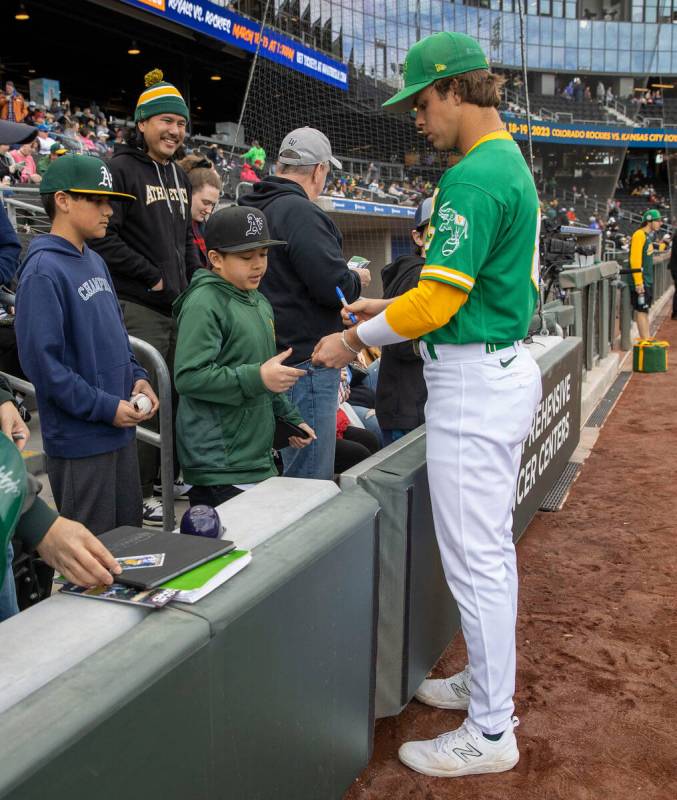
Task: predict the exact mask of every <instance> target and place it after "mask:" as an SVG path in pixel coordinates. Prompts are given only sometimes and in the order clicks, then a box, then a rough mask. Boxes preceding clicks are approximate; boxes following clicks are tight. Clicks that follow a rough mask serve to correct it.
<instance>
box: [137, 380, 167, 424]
mask: <svg viewBox="0 0 677 800" xmlns="http://www.w3.org/2000/svg"><path fill="white" fill-rule="evenodd" d="M139 393H141V394H145V395H146V397H147V398H148V399H149V400H150V402H151V403H152V404H153V407H152V408H151V410H150V411H149V412H148V413H147V414H146V416H145V417H144V419H150V418H151V417H154V416H155V414H156V413H157V410H158V408H160V401H159V400H158V399H157V395H156V394H155V392H154V391H153V387H152V386H151V385H150V383H148V381H144V380H141V381H137V382H136V383H135V384H134V388H133V389H132V397H133V396H134V395H135V394H139Z"/></svg>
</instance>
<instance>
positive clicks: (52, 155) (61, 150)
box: [38, 142, 68, 175]
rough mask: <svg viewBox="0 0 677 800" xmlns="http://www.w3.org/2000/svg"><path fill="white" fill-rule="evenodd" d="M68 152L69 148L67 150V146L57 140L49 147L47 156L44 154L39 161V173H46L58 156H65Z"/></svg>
mask: <svg viewBox="0 0 677 800" xmlns="http://www.w3.org/2000/svg"><path fill="white" fill-rule="evenodd" d="M67 152H68V150H66V148H65V147H64V146H63V145H62V144H60V143H59V142H55V143H54V144H53V145H52V146H51V147H50V148H49V154H48V155H46V156H42V158H40V160H39V161H38V175H44V174H45V172H47V170H48V168H49V165H50V164H51V163H52V162H53V161H56V160H57V158H59V157H60V156H65V155H66V153H67Z"/></svg>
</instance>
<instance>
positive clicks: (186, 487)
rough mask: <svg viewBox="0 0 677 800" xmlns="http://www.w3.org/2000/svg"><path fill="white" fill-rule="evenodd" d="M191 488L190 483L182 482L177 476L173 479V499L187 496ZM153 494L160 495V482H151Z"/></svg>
mask: <svg viewBox="0 0 677 800" xmlns="http://www.w3.org/2000/svg"><path fill="white" fill-rule="evenodd" d="M192 488H193V485H192V484H191V483H184V481H183V480H182V479H181V478H177V479H176V480H175V481H174V486H173V489H174V499H175V500H181V499H187V498H188V492H189V491H190V490H191V489H192ZM153 494H154V495H156V496H158V497H160V496H162V484H161V483H154V484H153Z"/></svg>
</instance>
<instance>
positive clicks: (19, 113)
mask: <svg viewBox="0 0 677 800" xmlns="http://www.w3.org/2000/svg"><path fill="white" fill-rule="evenodd" d="M27 114H28V106H27V105H26V101H25V100H24V97H23V95H22V94H20V93H19V92H17V90H16V87H15V86H14V83H13V81H6V83H5V91H4V93H2V92H0V119H6V120H7V121H8V122H23V120H24V117H25V116H26V115H27Z"/></svg>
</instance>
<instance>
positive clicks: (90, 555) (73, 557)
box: [0, 377, 122, 622]
mask: <svg viewBox="0 0 677 800" xmlns="http://www.w3.org/2000/svg"><path fill="white" fill-rule="evenodd" d="M0 429H1V430H2V433H1V434H0V478H1V479H0V622H3V621H4V620H5V619H8V618H9V617H11V616H14V615H15V614H17V613H18V612H19V606H18V603H17V598H16V590H15V587H14V576H13V574H12V557H13V554H14V550H13V548H12V538H16V539H17V540H19V541H20V542H21V544H22V545H23V547H25V548H26V549H29V550H33V549H35V550H37V552H38V554H39V556H40V557H41V558H42V560H43V561H45V562H46V563H47V564H49V566H51V567H54V569H56V570H58V571H59V572H60V573H61V574H62V575H63V576H64V577H65V578H66V579H67V580H69V581H70V582H71V583H75V584H78V585H79V586H96V585H99V584H107V585H108V584H111V583H113V577H112V576H113V575H117V574H119V573H120V572H121V571H122V570H121V569H120V566H119V565H118V563H117V561H116V560H115V559H114V558H113V556H112V555H111V553H110V552H109V551H108V550H107V549H106V548H105V547H104V545H103V544H101V542H100V541H99V540H98V539H97V538H96V536H94V534H93V533H91V532H90V531H88V530H87V528H85V526H84V525H81V524H80V523H79V522H73V521H72V520H69V519H65V518H64V517H60V516H59V515H58V514H57V513H56V511H54V510H53V509H52V508H50V507H49V506H48V505H47V504H46V503H45V502H44V501H43V500H41V499H40V498H39V497H38V496H37V495H38V492H39V491H40V483H39V482H38V481H37V479H36V478H34V477H33V476H32V475H30V474H28V473H27V472H26V468H25V466H24V463H23V459H22V458H21V453H20V451H21V450H23V448H24V447H25V446H26V443H27V442H28V439H29V437H30V431H29V430H28V428H27V427H26V424H25V423H24V421H23V420H22V419H21V415H20V414H19V412H18V410H17V408H16V406H15V404H14V395H13V394H12V391H11V389H10V386H9V384H8V383H7V381H6V380H5V378H1V377H0Z"/></svg>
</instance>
